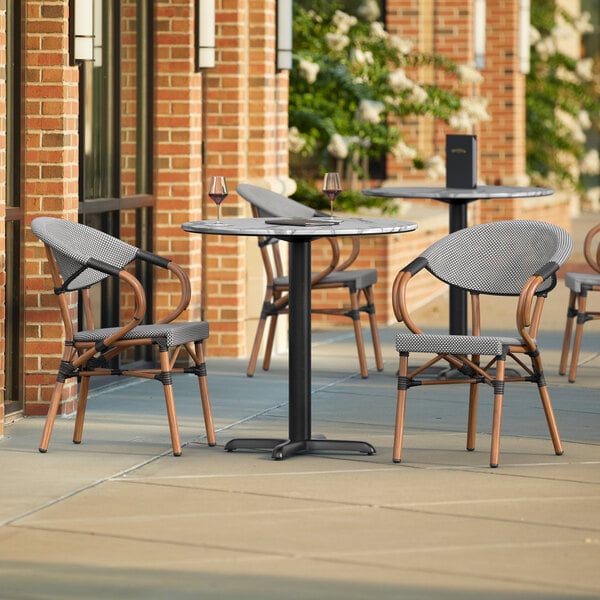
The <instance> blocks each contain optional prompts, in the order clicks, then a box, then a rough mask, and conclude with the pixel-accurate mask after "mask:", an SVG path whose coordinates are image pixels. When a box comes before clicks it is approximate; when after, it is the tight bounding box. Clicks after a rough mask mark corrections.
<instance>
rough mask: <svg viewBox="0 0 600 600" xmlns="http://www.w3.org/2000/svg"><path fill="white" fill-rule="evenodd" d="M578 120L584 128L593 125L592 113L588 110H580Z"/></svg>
mask: <svg viewBox="0 0 600 600" xmlns="http://www.w3.org/2000/svg"><path fill="white" fill-rule="evenodd" d="M577 120H578V121H579V124H580V125H581V126H582V127H583V129H589V128H590V127H591V126H592V120H591V119H590V113H588V111H587V110H580V111H579V114H578V115H577Z"/></svg>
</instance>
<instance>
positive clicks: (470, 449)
mask: <svg viewBox="0 0 600 600" xmlns="http://www.w3.org/2000/svg"><path fill="white" fill-rule="evenodd" d="M467 450H468V451H469V452H475V448H467Z"/></svg>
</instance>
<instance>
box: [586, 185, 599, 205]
mask: <svg viewBox="0 0 600 600" xmlns="http://www.w3.org/2000/svg"><path fill="white" fill-rule="evenodd" d="M584 198H585V201H586V203H587V204H588V206H589V209H590V210H593V211H598V210H599V209H600V187H593V188H590V189H589V190H587V191H586V192H585V196H584Z"/></svg>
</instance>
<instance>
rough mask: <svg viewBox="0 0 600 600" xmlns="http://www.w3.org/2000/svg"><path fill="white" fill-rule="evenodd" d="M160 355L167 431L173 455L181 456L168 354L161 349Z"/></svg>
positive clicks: (165, 350)
mask: <svg viewBox="0 0 600 600" xmlns="http://www.w3.org/2000/svg"><path fill="white" fill-rule="evenodd" d="M159 355H160V370H161V377H162V384H163V391H164V394H165V404H166V407H167V418H168V420H169V430H170V432H171V444H172V446H173V455H174V456H181V440H180V438H179V427H178V425H177V414H176V412H175V398H174V396H173V374H172V372H171V365H170V361H169V352H168V350H167V349H162V348H161V350H160V352H159Z"/></svg>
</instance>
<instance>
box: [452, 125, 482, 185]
mask: <svg viewBox="0 0 600 600" xmlns="http://www.w3.org/2000/svg"><path fill="white" fill-rule="evenodd" d="M446 187H449V188H466V189H472V188H476V187H477V136H476V135H447V136H446Z"/></svg>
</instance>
